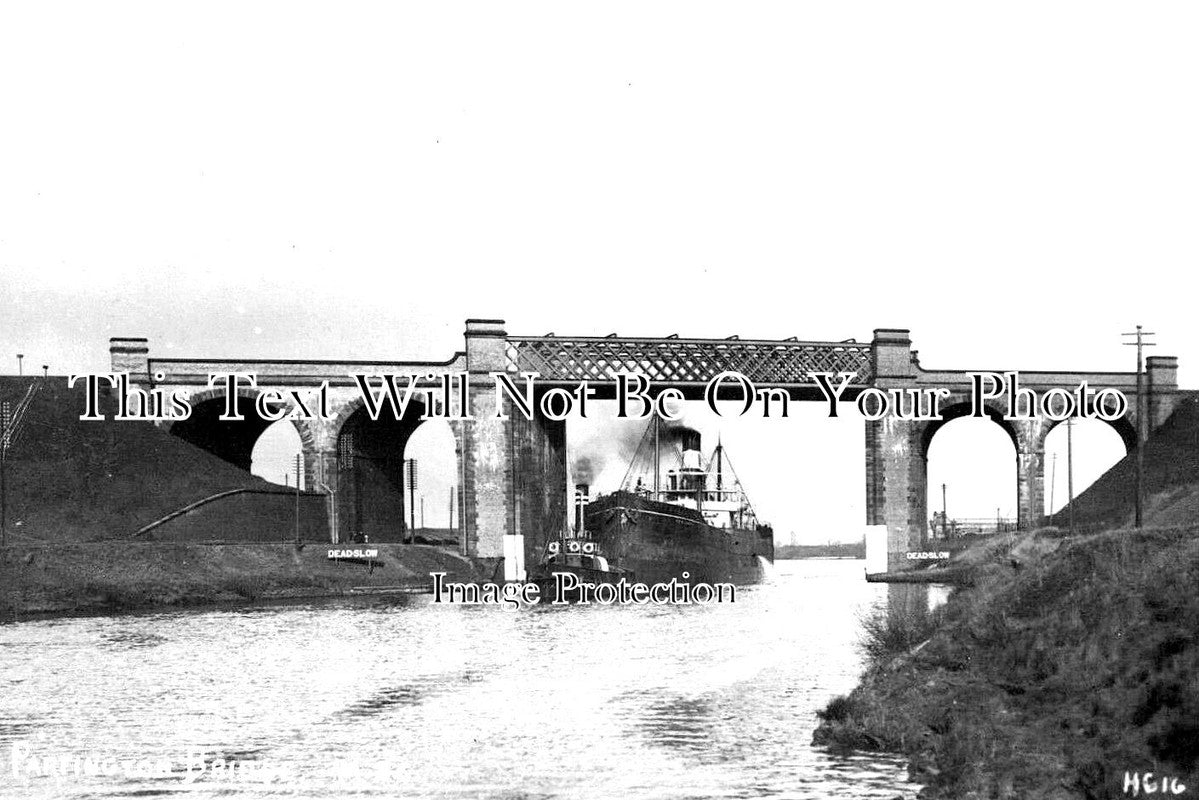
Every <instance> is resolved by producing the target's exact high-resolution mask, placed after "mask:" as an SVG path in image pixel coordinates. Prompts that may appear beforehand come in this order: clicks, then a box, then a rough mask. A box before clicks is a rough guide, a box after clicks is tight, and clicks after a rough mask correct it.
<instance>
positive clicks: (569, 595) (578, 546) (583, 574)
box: [531, 493, 635, 603]
mask: <svg viewBox="0 0 1199 800" xmlns="http://www.w3.org/2000/svg"><path fill="white" fill-rule="evenodd" d="M586 503H587V496H586V494H585V493H576V494H575V527H574V530H573V531H565V532H563V533H561V534H559V536H558V538H557V539H556V540H553V541H551V542H549V543H548V544H547V545H546V547H545V554H544V555H543V556H542V558H541V560H540V562H538V564H537V569H536V571H535V572H534V573H533V575H532V576H531V581H532V582H533V583H536V584H537V586H538V587H539V589H540V593H541V601H542V602H543V603H552V602H558V603H575V602H578V601H579V599H580V594H581V592H580V591H579V590H577V589H576V590H573V591H572V590H570V589H565V590H564V591H563V592H562V596H561V597H559V586H560V581H559V579H558V578H557V577H555V576H556V575H558V574H560V573H566V574H571V575H574V576H575V577H576V578H577V579H578V580H577V582H573V583H574V585H577V584H591V585H595V584H601V583H612V584H615V583H619V582H620V581H622V580H624V581H627V582H628V583H632V582H633V580H634V577H635V576H634V573H633V572H632V571H631V570H626V569H621V568H619V567H614V566H612V564H611V563H610V562H609V561H608V559H607V558H606V557H605V556H604V554H603V552H602V551H601V550H600V545H599V543H598V542H597V541H596V540H595V539H593V538H592V537H591V536H590V535H589V534H588V533H587V531H586V530H585V529H584V528H583V507H584V506H585V505H586Z"/></svg>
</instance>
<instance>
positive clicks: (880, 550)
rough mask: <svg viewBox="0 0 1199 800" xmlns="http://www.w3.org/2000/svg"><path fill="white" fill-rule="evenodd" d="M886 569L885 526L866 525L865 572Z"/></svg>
mask: <svg viewBox="0 0 1199 800" xmlns="http://www.w3.org/2000/svg"><path fill="white" fill-rule="evenodd" d="M886 571H887V526H886V525H867V526H866V574H867V575H877V574H878V573H880V572H886Z"/></svg>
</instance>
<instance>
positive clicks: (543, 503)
mask: <svg viewBox="0 0 1199 800" xmlns="http://www.w3.org/2000/svg"><path fill="white" fill-rule="evenodd" d="M110 353H111V359H112V369H113V372H127V373H129V375H130V378H131V380H132V381H133V382H135V383H136V384H137V385H139V386H141V387H142V388H162V389H165V390H170V391H175V392H178V393H181V394H184V395H187V396H189V397H190V399H191V402H192V406H193V413H192V416H191V417H190V418H189V419H187V420H181V421H178V422H174V423H160V424H166V425H171V426H173V429H172V432H173V433H176V434H178V435H180V436H182V437H183V438H185V439H187V440H188V441H191V442H193V443H194V444H196V445H198V446H200V447H203V448H205V449H207V450H209V451H211V452H213V453H215V454H216V455H219V456H220V457H222V458H224V459H226V460H228V461H230V462H232V463H234V464H237V465H239V466H241V467H243V468H245V469H249V467H250V454H251V452H252V449H253V446H254V442H255V440H256V439H257V438H258V436H259V435H260V434H261V433H262V432H263V431H264V430H265V429H266V427H267V425H268V424H269V423H268V422H266V421H264V420H261V419H258V418H257V417H254V416H251V415H247V419H246V420H245V421H244V422H219V421H217V419H216V417H217V416H218V415H219V414H220V409H221V408H222V407H223V405H224V402H225V398H224V390H223V389H221V388H217V389H213V388H210V387H209V375H210V374H213V373H252V374H254V375H256V377H257V383H258V387H259V389H260V390H261V389H268V388H269V389H278V390H281V391H287V390H295V391H299V392H305V391H311V390H313V389H314V388H316V387H318V386H320V385H321V384H322V383H323V382H327V384H328V386H329V390H328V400H329V409H328V412H329V413H328V417H327V418H324V419H312V420H296V421H295V422H294V424H295V426H296V429H297V431H298V433H299V435H300V440H301V442H302V451H303V458H304V470H305V474H306V476H307V485H308V488H309V489H316V490H317V491H320V492H326V493H332V494H333V495H334V496H335V497H337V498H338V500H337V506H338V508H339V509H340V511H339V512H338V513H336V514H335V515H334V516H333V519H331V522H330V525H331V528H332V530H331V531H330V535H331V538H332V540H333V541H338V540H343V541H344V540H345V539H347V538H348V537H350V536H352V535H354V534H356V533H361V532H366V533H368V534H369V533H370V531H371V526H372V524H374V525H380V524H392V525H394V524H395V522H396V521H397V520H404V519H405V518H406V517H405V513H404V507H403V492H402V491H398V492H397V491H394V490H395V489H397V488H399V487H400V480H401V478H400V475H401V467H400V461H401V459H402V454H403V448H404V445H405V443H406V442H407V441H408V438H409V437H410V436H411V435H412V433H413V432H414V431H415V430H416V428H417V426H418V425H419V424H420V420H419V418H418V417H419V415H420V413H421V410H422V409H421V408H420V407H419V406H418V407H415V408H410V409H409V411H408V413H407V414H406V415H405V416H404V418H403V419H400V420H390V419H388V420H386V421H384V420H383V419H382V417H381V419H380V420H379V421H378V422H374V421H371V420H369V419H368V417H367V415H366V413H365V412H364V410H363V408H362V399H361V393H360V392H359V390H358V387H357V385H356V384H355V383H354V381H353V380H352V378H351V377H350V376H351V374H355V373H357V374H399V375H409V374H418V375H422V376H424V377H423V378H422V385H429V386H432V385H436V383H437V381H438V380H439V379H440V376H444V375H451V376H454V375H460V374H465V375H466V376H468V377H467V387H468V388H467V391H466V395H467V402H468V404H469V407H470V408H469V411H470V414H469V416H470V419H466V420H452V421H451V422H450V426H451V429H452V431H453V436H454V441H455V450H456V456H457V468H458V472H459V475H458V479H459V480H458V485H459V487H460V489H459V496H458V509H457V515H458V519H459V521H460V535H461V542H462V549H463V551H464V553H466V554H468V555H472V556H476V557H482V558H498V557H501V556H502V555H503V553H504V539H503V537H504V536H505V535H506V534H522V535H523V536H524V542H525V547H526V557H527V558H529V559H531V558H532V557H533V554H534V553H538V552H540V551H541V549H542V548H543V546H544V544H545V540H546V537H547V536H548V535H552V534H553V533H554V532H556V531H557V530H558V529H559V527H560V526H561V524H562V521H563V520H564V519H565V512H566V504H567V485H568V475H567V453H566V426H565V423H564V422H561V421H554V420H550V419H546V418H544V417H542V416H540V415H535V417H534V419H533V420H531V421H530V420H526V419H525V418H524V417H523V416H521V415H520V414H514V413H512V414H509V419H507V420H503V419H496V418H495V411H496V405H495V404H496V399H495V389H494V379H493V378H492V373H494V372H508V373H521V372H523V373H532V372H536V373H538V374H539V376H540V377H539V378H538V380H537V382H536V385H537V387H538V388H539V390H540V391H546V390H548V389H550V388H553V387H556V386H562V387H572V388H573V387H575V386H577V385H578V383H579V382H580V381H583V380H586V381H588V383H589V385H591V386H593V387H595V388H596V389H597V390H598V396H599V397H610V396H612V394H613V385H614V376H615V375H616V373H618V372H621V371H630V372H641V373H643V374H644V375H645V376H646V377H647V378H649V379H650V381H651V382H652V388H651V392H654V391H661V390H662V389H665V388H667V387H670V388H674V389H677V390H679V391H680V392H681V393H682V394H683V396H684V397H686V398H688V399H699V398H701V397H702V395H703V390H704V387H705V386H706V385H707V384H708V382H709V381H710V380H711V379H712V378H713V377H715V376H716V375H718V374H719V373H721V372H723V371H726V370H728V371H735V372H739V373H741V374H743V375H745V376H746V377H748V378H749V379H750V380H752V381H753V382H754V383H755V384H757V385H758V386H760V387H778V388H781V389H782V390H784V391H786V392H787V393H788V395H789V396H790V397H791V398H794V399H797V400H823V399H824V395H823V394H822V393H821V392H820V391H819V389H818V387H817V385H816V384H815V382H814V381H813V380H812V379H811V378H810V377H809V372H831V373H840V374H848V375H850V376H852V377H850V379H849V384H848V386H847V388H846V391H845V393H844V395H843V398H845V399H852V398H854V397H856V396H857V395H858V394H860V393H861V392H862V391H864V390H866V389H867V388H869V387H876V388H879V389H883V390H890V389H920V388H945V389H947V390H949V392H950V394H949V396H948V397H947V398H946V399H945V400H944V401H943V402H942V406H941V408H942V412H943V415H944V419H942V420H939V421H906V420H903V419H899V418H896V417H894V416H888V417H885V418H883V419H881V420H879V421H874V422H870V421H868V422H866V424H865V442H864V450H865V488H866V520H865V521H866V523H867V524H869V525H885V526H886V528H887V532H888V561H889V565H890V568H891V569H897V568H901V567H902V566H903V565H904V564H905V563H906V561H905V554H906V552H907V551H910V550H917V549H923V547H922V546H923V545H924V542H925V538H926V536H927V532H928V519H929V515H928V508H927V456H928V447H929V444H930V442H931V440H932V436H933V434H934V433H935V432H936V429H937V428H939V427H940V426H941V425H943V424H945V423H946V422H948V421H949V420H950V419H952V418H954V417H956V416H962V415H963V414H965V413H966V409H967V405H966V404H967V402H968V400H967V397H968V393H969V389H970V385H969V379H968V377H967V376H968V373H970V372H981V371H984V370H927V369H924V368H923V367H922V366H921V365H920V363H919V361H918V359H917V355H916V351H914V350H913V349H912V343H911V339H910V337H909V335H908V331H907V330H904V329H877V330H875V331H874V337H873V339H872V340H871V341H870V342H856V341H854V340H852V339H849V340H845V341H841V342H802V341H797V340H794V339H788V340H749V339H740V338H737V337H731V338H728V339H683V338H678V337H676V336H671V337H667V338H633V337H620V336H615V335H612V336H606V337H590V336H584V337H569V336H556V335H553V334H550V335H546V336H513V335H510V334H508V333H507V332H506V331H505V329H504V322H503V320H488V319H470V320H467V321H466V331H465V348H464V349H463V350H462V351H460V352H457V353H455V354H454V355H453V356H452V357H451V358H449V359H448V360H446V361H442V362H422V361H394V362H389V361H378V362H362V361H306V360H277V359H259V360H255V359H204V358H157V357H153V356H151V354H150V348H149V343H148V342H147V340H146V339H140V338H114V339H112V340H111V344H110ZM1143 377H1144V382H1143V383H1144V388H1143V391H1144V396H1145V400H1146V404H1145V409H1146V414H1145V419H1144V420H1143V423H1144V424H1143V426H1142V425H1141V424H1140V423H1141V422H1142V420H1139V419H1138V418H1137V416H1136V408H1135V392H1136V386H1137V376H1136V374H1135V373H1134V372H1075V371H1061V372H1021V373H1020V379H1021V385H1022V386H1023V387H1024V388H1028V389H1032V390H1034V391H1036V392H1038V393H1040V392H1043V391H1047V390H1049V389H1052V388H1063V389H1066V390H1068V391H1072V390H1073V389H1074V388H1075V387H1077V386H1078V384H1079V383H1080V382H1081V381H1086V382H1087V383H1088V384H1089V385H1090V386H1091V387H1092V388H1094V389H1096V390H1098V389H1102V388H1114V389H1118V390H1120V391H1122V392H1124V394H1125V395H1126V396H1127V397H1128V398H1129V410H1128V413H1127V414H1126V415H1125V416H1124V417H1123V418H1121V419H1119V420H1117V421H1116V422H1114V423H1112V424H1113V426H1114V427H1115V428H1116V429H1117V431H1118V432H1119V433H1120V435H1121V437H1122V438H1123V439H1124V441H1125V444H1126V446H1127V447H1128V448H1129V449H1130V450H1131V449H1132V448H1135V447H1136V446H1137V443H1138V440H1139V439H1142V438H1143V437H1144V436H1145V435H1147V432H1148V431H1150V430H1152V429H1154V428H1156V427H1157V426H1158V425H1160V424H1161V423H1162V422H1164V421H1165V419H1166V418H1167V417H1168V416H1169V415H1170V413H1171V412H1172V411H1173V409H1174V407H1175V405H1176V403H1177V400H1178V397H1179V392H1178V387H1177V359H1175V358H1173V357H1165V356H1158V357H1150V358H1149V359H1148V360H1147V369H1146V373H1145V375H1144V376H1143ZM239 393H241V394H245V396H247V397H250V396H252V395H253V394H255V392H254V391H253V390H248V389H247V390H242V391H241V392H239ZM245 405H248V404H245ZM988 415H989V416H992V418H993V419H995V420H996V421H997V422H999V423H1000V424H1001V425H1002V427H1003V428H1004V430H1005V431H1006V432H1007V433H1008V435H1009V436H1010V437H1011V439H1012V442H1013V444H1014V445H1015V450H1016V454H1017V455H1016V458H1017V463H1016V473H1017V480H1018V497H1019V512H1018V513H1019V526H1020V527H1021V528H1024V529H1027V528H1032V527H1036V526H1037V525H1039V524H1040V523H1041V521H1042V516H1043V515H1042V512H1043V508H1044V501H1043V487H1044V469H1045V463H1044V461H1045V458H1044V452H1045V437H1046V436H1047V434H1048V433H1049V431H1050V430H1051V429H1052V427H1053V426H1054V424H1055V423H1054V422H1052V421H1050V420H1048V419H1045V418H1044V417H1036V418H1033V419H1030V420H1018V421H1006V420H1002V419H999V415H1000V412H999V410H998V408H997V407H996V406H994V405H993V404H990V403H989V404H988ZM383 416H388V415H387V414H385V415H383ZM1138 431H1140V434H1139V435H1138ZM388 486H390V487H391V489H392V490H393V491H390V492H389V491H384V490H385V489H386V488H387V487H388ZM372 487H373V488H372ZM364 507H365V508H364ZM371 511H373V512H374V513H373V515H372V514H371V513H370V512H371ZM372 520H374V522H372Z"/></svg>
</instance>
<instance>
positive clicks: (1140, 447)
mask: <svg viewBox="0 0 1199 800" xmlns="http://www.w3.org/2000/svg"><path fill="white" fill-rule="evenodd" d="M1120 335H1121V336H1135V337H1136V341H1135V342H1125V343H1124V345H1125V347H1133V346H1135V347H1136V348H1137V514H1136V527H1137V528H1138V529H1139V528H1141V526H1142V523H1143V522H1144V513H1145V511H1144V509H1145V438H1146V437H1145V428H1146V425H1145V378H1144V375H1145V357H1144V348H1146V347H1153V346H1154V344H1153V342H1146V341H1145V337H1147V336H1156V335H1157V334H1154V333H1148V332H1146V331H1143V330H1141V326H1140V325H1138V326H1137V329H1136V331H1134V332H1133V333H1122V334H1120Z"/></svg>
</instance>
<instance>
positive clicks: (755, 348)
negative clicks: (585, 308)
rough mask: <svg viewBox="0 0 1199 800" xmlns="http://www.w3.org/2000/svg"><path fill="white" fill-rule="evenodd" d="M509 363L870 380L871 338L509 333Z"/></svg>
mask: <svg viewBox="0 0 1199 800" xmlns="http://www.w3.org/2000/svg"><path fill="white" fill-rule="evenodd" d="M507 366H508V369H509V370H513V371H518V372H536V373H539V375H540V376H541V377H540V380H542V381H547V382H555V381H562V382H572V383H573V382H578V381H584V380H591V381H609V380H612V379H613V378H614V377H615V376H616V374H617V373H620V372H640V373H641V374H643V375H645V376H646V377H647V378H649V379H650V380H651V381H654V382H655V383H676V384H704V383H707V382H708V381H710V380H712V379H713V378H715V377H716V376H717V375H719V374H720V373H722V372H726V371H730V372H739V373H741V374H742V375H744V376H746V377H747V378H749V379H750V380H751V381H754V382H755V383H762V384H770V385H774V386H782V385H789V384H791V385H810V384H812V383H813V381H812V379H811V378H810V377H809V374H808V373H810V372H831V373H837V374H839V373H850V374H853V375H854V376H855V377H854V379H853V380H852V381H851V384H853V385H857V386H865V385H868V384H869V383H870V382H871V379H872V377H873V370H872V368H871V346H870V344H859V343H857V342H852V341H849V342H799V341H794V340H785V341H765V340H748V339H747V340H742V339H677V338H669V339H634V338H626V337H605V338H599V337H569V338H568V337H560V336H538V337H512V336H509V337H508V347H507Z"/></svg>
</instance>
